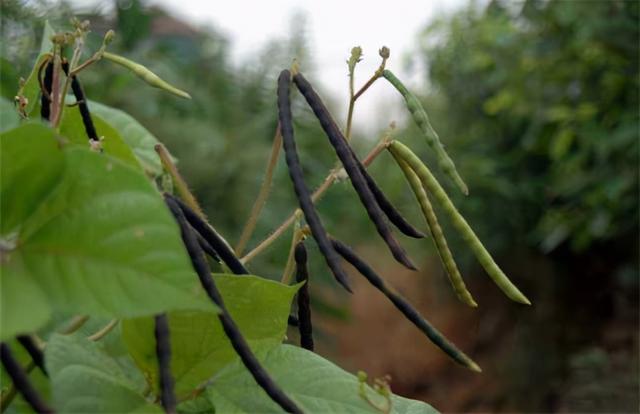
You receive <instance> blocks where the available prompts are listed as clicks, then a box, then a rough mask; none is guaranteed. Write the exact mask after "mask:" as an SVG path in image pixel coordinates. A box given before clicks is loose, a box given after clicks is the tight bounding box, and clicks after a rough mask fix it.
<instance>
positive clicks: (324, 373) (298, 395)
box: [206, 345, 437, 414]
mask: <svg viewBox="0 0 640 414" xmlns="http://www.w3.org/2000/svg"><path fill="white" fill-rule="evenodd" d="M262 357H263V358H262V363H263V365H264V367H265V368H266V369H267V371H268V372H269V374H271V376H272V377H273V379H274V380H275V381H276V382H277V383H278V385H279V386H280V387H281V388H282V389H283V390H284V392H285V393H286V394H287V395H288V396H289V397H291V398H292V399H293V400H295V402H296V403H297V404H298V405H299V406H300V407H301V408H302V410H303V411H304V412H306V413H375V414H380V412H381V411H380V410H376V409H374V408H373V407H371V406H370V405H369V404H368V403H367V402H366V401H365V400H364V398H362V397H361V396H360V393H359V386H360V383H359V381H358V378H357V377H356V376H354V375H352V374H350V373H348V372H346V371H344V370H343V369H342V368H340V367H338V366H337V365H335V364H333V363H332V362H331V361H327V360H326V359H324V358H322V357H321V356H319V355H317V354H315V353H313V352H310V351H307V350H305V349H302V348H298V347H295V346H292V345H280V346H279V347H277V348H275V349H272V350H270V351H267V352H266V353H264V354H263V355H262ZM256 386H257V385H256V383H255V380H254V379H253V377H252V376H251V374H250V373H249V372H248V371H247V369H246V368H245V367H244V365H242V364H241V363H239V362H235V363H233V364H231V365H229V366H228V367H226V368H225V369H224V370H222V371H221V372H220V373H219V374H218V375H216V376H215V377H214V378H213V380H212V385H211V386H210V387H209V388H208V389H207V391H206V395H207V396H208V397H209V398H210V400H211V402H212V403H213V404H214V405H215V407H216V412H222V413H225V414H230V413H280V412H282V409H281V408H280V407H279V406H278V405H276V404H275V403H274V402H273V401H272V400H271V399H270V398H269V397H268V396H267V394H266V393H265V392H263V391H262V390H260V391H257V390H256V391H254V392H247V390H250V389H252V388H255V387H256ZM366 391H367V396H368V397H369V398H370V399H371V400H372V401H373V402H374V403H375V404H376V405H378V406H379V407H384V404H385V400H384V399H383V398H382V397H381V396H380V395H378V394H376V393H375V391H373V390H372V389H371V388H370V387H368V386H367V387H366ZM391 402H392V403H391V412H392V413H398V414H399V413H402V414H406V413H410V414H435V413H437V411H436V410H435V409H434V408H433V407H431V406H430V405H429V404H426V403H424V402H421V401H415V400H409V399H406V398H403V397H399V396H397V395H393V396H392V397H391Z"/></svg>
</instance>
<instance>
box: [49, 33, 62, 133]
mask: <svg viewBox="0 0 640 414" xmlns="http://www.w3.org/2000/svg"><path fill="white" fill-rule="evenodd" d="M61 71H62V61H61V59H60V46H56V47H55V49H54V52H53V79H52V82H51V125H52V126H54V127H56V126H57V125H58V121H59V120H60V112H61V111H62V109H61V108H60V105H61V102H60V72H61Z"/></svg>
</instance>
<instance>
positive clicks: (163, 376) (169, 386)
mask: <svg viewBox="0 0 640 414" xmlns="http://www.w3.org/2000/svg"><path fill="white" fill-rule="evenodd" d="M154 320H155V328H154V335H155V337H156V357H157V358H158V372H159V374H160V375H159V376H160V379H159V381H160V384H159V385H160V403H161V404H162V408H164V412H165V413H167V414H175V413H176V394H175V392H174V390H173V385H174V382H173V375H171V337H170V334H169V319H168V318H167V314H166V313H162V314H160V315H156V316H155V318H154Z"/></svg>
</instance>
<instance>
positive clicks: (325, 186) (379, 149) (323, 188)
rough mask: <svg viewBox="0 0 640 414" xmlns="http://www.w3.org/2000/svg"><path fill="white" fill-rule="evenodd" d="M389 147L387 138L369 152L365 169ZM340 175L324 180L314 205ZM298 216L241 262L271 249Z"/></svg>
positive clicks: (282, 225) (336, 172) (337, 171)
mask: <svg viewBox="0 0 640 414" xmlns="http://www.w3.org/2000/svg"><path fill="white" fill-rule="evenodd" d="M387 145H388V142H387V137H385V138H384V139H383V140H382V141H380V142H379V143H378V144H377V145H376V146H375V147H373V149H372V150H371V151H370V152H369V154H368V155H367V156H366V158H365V159H364V160H362V164H364V166H365V167H368V166H369V164H371V163H372V162H373V160H375V159H376V157H377V156H378V155H380V153H381V152H382V151H383V150H384V149H385V148H386V147H387ZM339 175H340V170H333V171H331V172H330V173H329V175H327V177H326V178H325V179H324V182H323V183H322V184H321V185H320V187H318V188H317V189H316V190H315V191H314V192H313V194H312V195H311V200H312V201H313V202H314V203H317V202H318V200H320V198H321V197H322V196H323V195H324V193H325V192H326V191H327V190H328V189H329V188H331V185H332V184H333V183H334V182H335V181H336V179H337V178H338V176H339ZM296 214H300V209H296V210H295V211H294V212H293V213H291V215H290V216H289V217H287V219H286V220H285V221H283V222H282V224H280V226H279V227H278V228H277V229H276V230H275V231H274V232H273V233H271V235H270V236H269V237H267V238H266V239H264V240H263V241H262V242H261V243H260V244H258V245H257V246H256V247H255V248H254V249H253V250H251V251H250V252H249V253H247V254H246V255H245V256H244V257H242V259H240V261H241V262H242V263H243V264H246V263H248V262H250V261H251V260H252V259H254V258H255V257H256V256H257V255H259V254H260V253H262V252H263V251H264V250H266V249H267V247H269V246H270V245H271V244H272V243H273V242H274V241H276V240H278V238H279V237H280V236H282V234H283V233H284V232H285V231H287V229H288V228H289V226H291V225H292V224H293V223H294V221H295V219H296Z"/></svg>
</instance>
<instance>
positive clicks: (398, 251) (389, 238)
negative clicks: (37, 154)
mask: <svg viewBox="0 0 640 414" xmlns="http://www.w3.org/2000/svg"><path fill="white" fill-rule="evenodd" d="M293 82H294V83H295V84H296V86H297V87H298V90H299V91H300V93H302V96H304V98H305V100H306V101H307V103H308V104H309V107H311V110H312V111H313V113H314V114H315V115H316V117H317V118H318V120H319V121H320V125H321V126H322V129H323V130H324V132H325V134H326V135H327V137H328V138H329V141H330V142H331V145H332V146H333V148H334V150H335V152H336V155H337V156H338V158H339V159H340V162H342V165H343V166H344V169H345V171H346V172H347V174H348V175H349V178H350V179H351V185H352V186H353V189H354V190H355V191H356V193H357V194H358V197H359V198H360V202H361V203H362V205H363V206H364V208H365V209H366V211H367V214H368V215H369V218H370V219H371V221H372V222H373V224H374V225H375V226H376V229H377V230H378V234H379V235H380V237H382V239H383V240H384V241H385V243H386V244H387V246H388V247H389V250H390V251H391V254H392V255H393V257H394V258H395V259H396V260H397V261H398V262H400V263H402V264H403V265H405V266H406V267H407V268H409V269H411V270H416V267H415V266H414V265H413V263H411V260H410V259H409V257H408V256H407V253H406V252H405V251H404V249H403V248H402V247H401V246H400V244H399V243H398V241H397V240H396V239H395V238H394V237H393V234H392V233H391V229H390V228H389V226H388V225H387V223H386V222H385V220H384V217H383V214H382V210H381V209H380V206H379V205H378V203H377V201H376V200H375V197H374V196H373V194H372V193H371V190H370V189H369V186H368V185H367V182H366V180H365V178H364V176H363V175H362V172H361V171H360V169H359V168H358V164H357V162H356V160H355V157H354V156H353V155H352V152H351V149H350V148H349V144H348V143H347V140H346V139H345V138H344V136H343V135H342V132H340V128H338V126H337V125H336V123H335V122H334V121H333V118H332V117H331V114H330V113H329V111H328V110H327V108H326V106H325V105H324V103H323V102H322V100H321V99H320V97H319V96H318V94H317V93H316V91H315V90H314V89H313V87H312V86H311V84H310V83H309V82H308V81H307V80H306V79H305V78H304V76H302V75H301V74H300V73H297V74H296V75H294V77H293Z"/></svg>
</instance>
